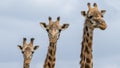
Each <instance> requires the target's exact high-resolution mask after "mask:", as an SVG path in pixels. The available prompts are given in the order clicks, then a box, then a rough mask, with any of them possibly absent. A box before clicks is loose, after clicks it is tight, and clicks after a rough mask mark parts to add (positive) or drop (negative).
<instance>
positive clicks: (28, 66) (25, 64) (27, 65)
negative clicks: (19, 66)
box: [24, 60, 30, 68]
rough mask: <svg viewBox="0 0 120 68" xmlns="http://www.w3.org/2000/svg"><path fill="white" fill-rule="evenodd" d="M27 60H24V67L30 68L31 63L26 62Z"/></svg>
mask: <svg viewBox="0 0 120 68" xmlns="http://www.w3.org/2000/svg"><path fill="white" fill-rule="evenodd" d="M26 62H27V61H26V60H24V68H30V63H26Z"/></svg>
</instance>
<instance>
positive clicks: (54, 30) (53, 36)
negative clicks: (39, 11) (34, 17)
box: [40, 17, 69, 43]
mask: <svg viewBox="0 0 120 68" xmlns="http://www.w3.org/2000/svg"><path fill="white" fill-rule="evenodd" d="M48 20H49V24H48V25H47V24H46V23H44V22H41V23H40V25H41V26H42V27H43V28H45V29H46V31H47V32H48V36H49V40H50V42H53V43H55V42H57V40H58V39H59V36H60V32H61V31H62V30H65V29H67V28H68V26H69V24H63V25H60V23H59V21H60V17H57V20H56V21H55V22H54V21H52V18H51V17H49V18H48Z"/></svg>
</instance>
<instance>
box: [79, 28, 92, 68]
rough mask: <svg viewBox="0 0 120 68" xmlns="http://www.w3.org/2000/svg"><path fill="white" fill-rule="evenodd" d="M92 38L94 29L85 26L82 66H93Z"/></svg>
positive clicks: (84, 67) (87, 67)
mask: <svg viewBox="0 0 120 68" xmlns="http://www.w3.org/2000/svg"><path fill="white" fill-rule="evenodd" d="M92 38H93V29H90V28H88V27H87V26H85V27H84V32H83V41H82V49H81V56H80V57H81V61H80V64H81V67H80V68H93V61H92Z"/></svg>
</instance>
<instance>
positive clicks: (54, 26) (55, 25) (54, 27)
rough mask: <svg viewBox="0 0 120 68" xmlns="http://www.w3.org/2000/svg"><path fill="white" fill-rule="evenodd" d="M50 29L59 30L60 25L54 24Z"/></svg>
mask: <svg viewBox="0 0 120 68" xmlns="http://www.w3.org/2000/svg"><path fill="white" fill-rule="evenodd" d="M49 29H59V25H57V24H56V23H53V24H52V25H50V26H49Z"/></svg>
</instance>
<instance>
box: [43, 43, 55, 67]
mask: <svg viewBox="0 0 120 68" xmlns="http://www.w3.org/2000/svg"><path fill="white" fill-rule="evenodd" d="M55 54H56V43H50V45H49V47H48V53H47V56H46V59H45V63H44V68H54V67H55V60H56V58H55Z"/></svg>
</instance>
